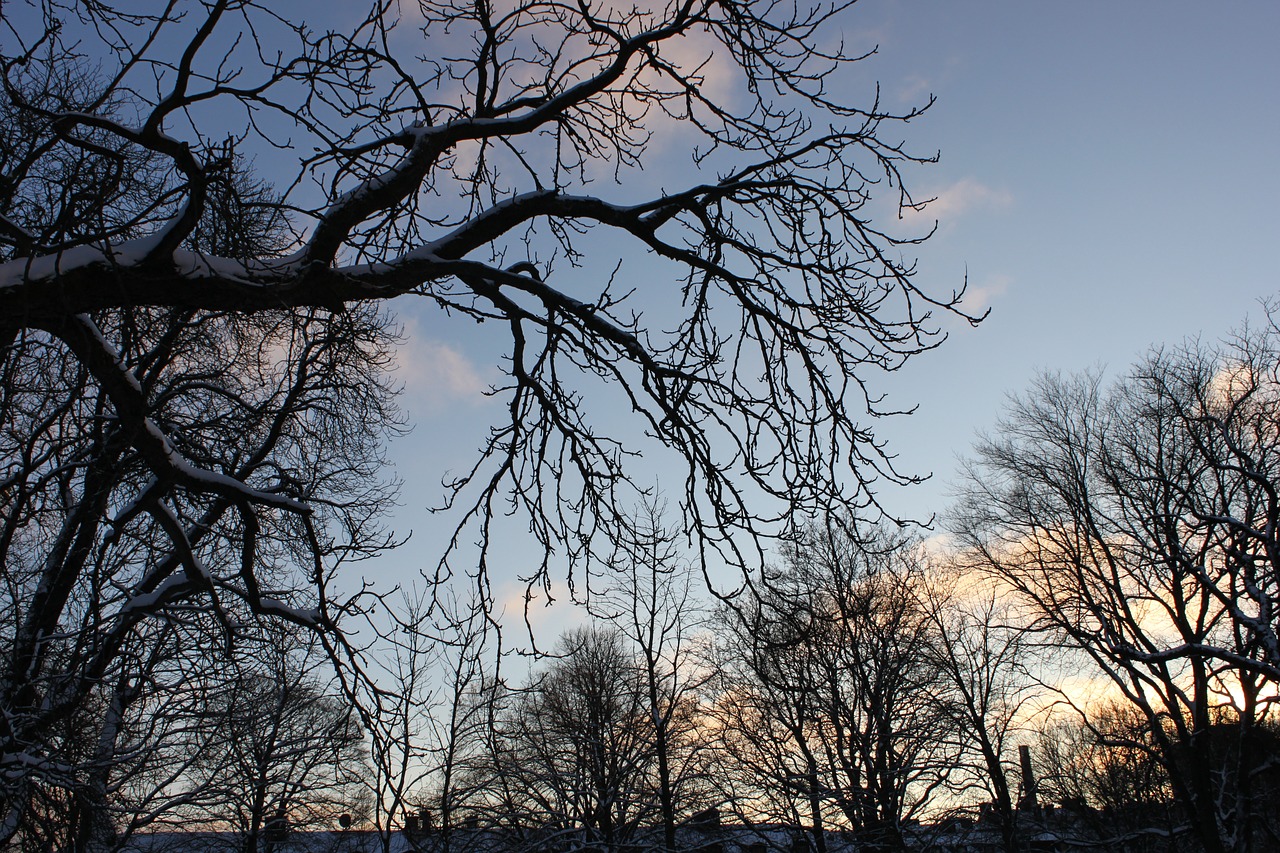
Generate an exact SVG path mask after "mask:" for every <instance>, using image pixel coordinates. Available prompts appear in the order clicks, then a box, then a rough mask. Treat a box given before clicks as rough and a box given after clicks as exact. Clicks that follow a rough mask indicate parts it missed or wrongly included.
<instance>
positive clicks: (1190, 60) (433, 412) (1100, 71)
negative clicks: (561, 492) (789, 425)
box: [373, 0, 1280, 577]
mask: <svg viewBox="0 0 1280 853" xmlns="http://www.w3.org/2000/svg"><path fill="white" fill-rule="evenodd" d="M845 29H846V32H845V36H846V38H847V39H848V40H849V41H850V43H851V44H865V45H868V46H875V47H878V54H877V55H876V56H875V57H874V58H872V59H870V60H868V61H867V62H865V63H862V64H860V65H859V66H858V68H857V74H858V75H861V77H860V78H859V79H858V80H857V81H851V82H856V83H857V84H858V85H865V84H867V83H868V81H869V80H870V79H872V78H874V79H875V80H878V81H879V83H880V85H881V87H882V91H883V93H884V95H885V97H886V99H888V100H889V101H890V102H891V103H892V102H894V101H895V99H896V101H897V102H898V103H902V104H906V103H919V102H920V101H921V100H922V99H925V98H927V97H928V96H929V95H933V96H934V97H935V98H936V99H937V101H936V104H935V105H934V106H933V107H932V108H931V109H930V110H929V111H928V112H927V113H926V114H925V115H924V116H923V117H921V118H920V119H918V120H916V121H913V122H912V123H911V124H910V125H909V126H907V127H906V128H904V131H903V132H904V136H905V138H906V140H907V141H908V144H909V146H910V147H913V149H914V150H915V151H916V152H918V153H926V154H928V153H932V152H934V151H937V152H939V154H940V160H939V162H938V164H937V165H934V166H929V167H927V168H922V169H919V170H915V171H913V172H912V173H910V174H909V175H908V177H909V179H910V181H911V187H912V189H913V190H914V194H915V195H916V197H917V198H927V197H935V198H936V199H937V201H936V202H935V203H934V204H933V205H932V206H931V207H930V208H929V209H928V211H927V214H926V215H925V218H924V219H923V220H922V224H924V225H929V224H931V223H932V221H933V219H936V220H937V221H938V229H937V233H936V234H935V236H934V237H933V238H932V239H930V240H929V241H928V242H927V243H926V244H925V245H924V246H922V247H920V248H919V251H918V259H919V273H918V277H917V281H918V282H919V283H920V284H921V286H922V287H923V288H924V289H925V290H926V291H930V292H933V293H935V294H946V293H948V292H950V290H952V289H954V288H958V287H960V286H961V285H962V284H963V283H964V282H965V280H966V277H967V281H968V287H969V290H968V302H967V303H966V306H967V307H969V308H970V309H971V310H974V311H984V310H987V309H990V315H989V316H988V318H987V319H986V320H985V321H984V322H983V323H982V324H981V325H980V326H978V327H977V328H970V327H969V326H968V325H967V324H964V323H962V322H959V321H956V320H954V319H949V320H947V321H945V322H944V327H945V328H947V329H948V331H949V332H950V335H951V337H950V339H949V340H948V341H947V342H946V343H945V344H944V345H943V346H942V347H940V348H939V349H938V350H936V351H934V352H932V353H928V354H925V355H923V356H921V357H920V358H918V359H917V360H916V361H914V362H912V363H911V364H910V365H909V366H908V367H907V368H905V369H904V370H902V371H901V372H899V373H897V374H894V375H892V376H890V377H887V378H886V379H885V381H884V382H882V383H881V384H880V386H879V387H880V388H881V390H883V391H885V392H887V393H888V394H889V395H890V401H891V402H893V403H894V404H896V405H897V406H899V407H909V406H912V405H916V406H918V409H917V411H916V412H915V414H913V415H911V416H910V417H907V418H895V419H890V420H887V421H881V422H880V423H878V424H877V429H878V431H879V433H880V435H881V436H882V437H883V438H886V439H887V440H888V441H889V442H890V447H891V449H892V450H893V451H894V452H896V453H897V454H898V459H899V463H900V465H901V467H902V468H903V469H904V470H906V471H909V472H914V473H921V474H924V473H930V472H931V473H932V475H933V476H932V478H931V479H930V480H929V481H928V482H927V483H925V484H923V485H919V486H915V487H911V488H909V489H900V490H899V489H891V490H886V491H884V492H882V494H881V497H882V499H883V500H884V502H885V504H886V505H887V507H888V508H889V509H890V511H892V512H894V513H895V514H897V515H900V516H903V517H913V518H921V519H923V518H928V517H930V516H932V515H934V514H939V513H945V511H946V509H947V505H948V503H949V501H950V494H951V492H952V490H953V489H954V486H955V483H956V477H955V472H956V464H957V460H958V459H959V458H960V457H962V456H963V455H965V454H966V453H967V452H968V450H969V448H970V447H971V445H972V443H973V440H974V438H975V435H976V434H977V433H978V432H979V431H981V430H983V429H987V428H990V427H991V426H992V425H993V423H994V422H995V420H996V418H997V417H998V415H999V413H1000V411H1001V408H1002V406H1003V405H1004V401H1005V400H1006V398H1007V396H1008V395H1009V394H1011V393H1016V392H1018V391H1020V390H1021V389H1024V388H1026V387H1027V386H1028V385H1029V383H1030V382H1031V380H1032V379H1033V377H1034V376H1035V375H1036V374H1037V372H1040V371H1044V370H1060V371H1063V372H1077V371H1080V370H1083V369H1088V368H1093V367H1102V368H1104V369H1105V370H1106V371H1107V373H1108V375H1111V376H1116V375H1118V374H1120V373H1122V372H1123V371H1124V370H1125V369H1126V367H1127V366H1128V365H1130V364H1131V363H1133V362H1134V361H1135V360H1136V359H1138V358H1139V357H1140V356H1141V355H1142V354H1143V353H1144V351H1146V350H1147V349H1148V348H1149V347H1151V346H1152V345H1155V344H1159V343H1177V342H1179V341H1181V340H1183V339H1184V338H1186V337H1188V336H1195V335H1202V336H1203V337H1204V338H1205V339H1206V340H1212V339H1216V338H1219V337H1222V336H1223V335H1225V334H1227V333H1229V332H1230V331H1231V330H1232V329H1233V328H1234V327H1236V326H1238V325H1239V324H1240V323H1241V321H1242V320H1243V319H1244V318H1245V317H1246V316H1247V315H1249V314H1253V315H1255V316H1256V315H1257V314H1258V313H1259V310H1260V309H1259V305H1258V302H1259V300H1260V299H1263V298H1265V297H1268V296H1270V295H1272V294H1275V293H1277V292H1280V276H1277V268H1278V266H1280V264H1278V262H1277V259H1276V250H1277V249H1278V248H1280V216H1278V215H1277V212H1276V205H1277V200H1278V199H1280V165H1278V164H1277V161H1276V157H1277V154H1280V145H1278V143H1280V96H1278V95H1277V91H1276V84H1277V82H1278V81H1280V50H1277V49H1276V45H1277V44H1280V3H1274V2H1261V0H1258V2H1224V3H1214V4H1207V3H1203V2H1154V0H1148V1H1147V2H1092V1H1091V2H1074V3H1060V2H1059V3H1048V2H1026V0H1022V2H1013V0H1008V1H1007V2H1001V1H1000V0H968V2H964V3H958V2H954V0H862V2H859V3H858V4H857V7H856V9H855V11H854V12H853V14H851V15H850V16H848V17H847V19H846V20H845ZM628 260H629V262H631V259H628ZM642 261H643V258H641V259H639V260H638V261H636V262H642ZM401 319H402V321H403V322H404V323H405V324H406V332H407V336H408V343H407V345H406V352H405V357H404V359H403V365H404V367H403V368H402V372H401V378H402V379H403V380H404V381H405V383H406V394H405V397H404V401H403V402H404V406H405V408H406V410H407V412H408V415H409V417H410V420H411V422H412V423H413V424H414V429H413V432H412V433H411V434H410V435H409V436H408V437H406V438H404V439H401V440H399V441H397V442H396V443H395V444H394V445H393V446H392V448H391V458H392V461H393V463H394V465H395V467H396V470H397V472H398V474H399V475H400V476H401V477H403V478H404V479H405V481H406V486H405V491H404V495H403V500H402V503H403V506H402V508H401V511H400V514H399V516H398V517H397V519H396V520H395V526H397V527H398V528H399V529H400V530H401V531H406V532H407V531H408V530H409V529H412V530H413V531H414V536H415V539H414V541H413V543H412V544H411V546H410V547H409V548H406V549H403V550H402V551H400V552H397V553H393V554H392V555H390V556H388V557H386V558H384V560H383V561H382V562H380V563H379V564H377V566H375V567H373V569H374V571H375V573H378V574H383V573H385V574H384V576H386V577H396V576H399V575H400V574H401V573H403V572H407V571H410V567H411V566H417V565H420V564H421V561H422V559H423V555H424V554H425V553H427V552H431V553H434V552H435V550H436V548H437V546H438V543H437V542H436V541H434V540H435V538H436V537H438V536H439V535H441V534H442V531H443V529H444V528H443V527H442V526H441V525H440V522H439V521H438V520H433V519H431V518H429V517H428V516H427V515H426V514H425V512H424V510H425V508H426V507H427V506H429V505H431V504H432V503H434V502H435V500H436V499H437V497H438V494H439V488H438V484H439V483H440V479H441V476H442V474H443V472H444V470H445V469H448V468H453V469H455V470H456V469H457V468H460V467H461V466H462V465H464V464H465V463H466V462H467V461H468V460H469V458H470V455H471V452H472V451H473V450H474V448H475V447H476V446H477V445H478V443H479V440H480V437H481V436H482V434H483V430H484V429H485V427H486V425H487V424H488V423H489V422H490V420H491V419H492V418H494V417H499V416H500V414H501V413H500V410H499V409H498V408H497V407H496V405H495V404H494V403H493V402H492V401H487V400H486V399H485V398H484V397H483V396H482V392H483V390H484V388H485V387H487V385H488V383H489V382H491V381H493V380H494V379H496V378H497V373H496V370H495V366H494V365H493V364H491V363H486V362H485V361H484V357H483V356H482V355H481V351H480V350H479V349H477V348H475V347H474V346H472V344H474V338H468V337H467V336H465V335H464V334H461V333H460V332H459V330H458V328H456V327H454V326H451V325H450V324H449V323H448V321H443V322H442V321H441V320H440V319H438V318H433V317H431V316H430V315H426V314H423V315H417V314H415V313H414V310H413V308H412V307H411V306H410V307H409V308H408V309H407V310H405V311H404V313H403V314H402V315H401ZM655 476H656V477H657V478H658V485H659V487H661V471H658V472H656V473H655Z"/></svg>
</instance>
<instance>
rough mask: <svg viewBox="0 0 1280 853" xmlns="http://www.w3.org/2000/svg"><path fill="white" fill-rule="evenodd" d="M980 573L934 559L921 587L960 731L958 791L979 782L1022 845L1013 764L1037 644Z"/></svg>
mask: <svg viewBox="0 0 1280 853" xmlns="http://www.w3.org/2000/svg"><path fill="white" fill-rule="evenodd" d="M975 581H976V579H975V578H973V577H971V576H970V577H966V576H965V575H964V573H963V572H962V571H959V570H957V568H956V567H955V566H954V565H952V564H950V563H946V564H939V563H937V562H935V563H934V565H933V571H932V572H931V573H930V576H929V577H927V578H926V579H925V582H924V583H920V584H919V585H918V586H917V594H919V595H921V596H922V597H923V598H924V600H925V602H924V605H923V606H924V612H925V613H927V614H928V615H929V619H930V621H931V622H932V623H933V626H934V630H935V633H936V640H935V642H933V643H931V644H930V647H929V648H930V660H931V661H932V662H933V665H934V666H935V667H936V668H937V670H938V673H939V674H940V676H941V681H940V682H939V684H938V690H939V694H938V701H939V705H940V707H941V708H942V709H943V711H944V713H945V714H946V715H947V716H948V717H949V718H950V720H951V726H949V727H948V728H947V731H948V732H950V733H952V734H954V736H956V737H957V738H958V746H959V749H958V760H957V762H956V766H955V768H954V772H953V773H952V774H950V775H951V779H950V785H951V786H952V788H953V789H954V790H955V791H956V793H957V794H960V793H961V792H962V791H963V790H964V789H965V788H968V787H969V786H972V785H976V786H978V788H979V789H980V790H981V791H982V792H983V793H984V794H985V796H986V802H988V803H989V804H990V806H991V808H992V810H993V812H994V814H995V816H996V819H997V820H998V821H999V823H1000V832H1001V838H1002V841H1003V844H1004V849H1005V850H1006V851H1007V853H1015V851H1017V850H1019V849H1021V847H1022V842H1021V839H1020V837H1019V833H1018V826H1017V811H1016V807H1017V806H1018V805H1019V799H1020V797H1019V796H1018V793H1019V792H1018V787H1017V785H1016V784H1015V785H1011V784H1010V781H1009V779H1010V777H1009V768H1010V766H1013V767H1015V768H1016V766H1017V759H1016V757H1014V756H1013V754H1012V749H1013V747H1014V745H1015V740H1016V739H1017V738H1018V736H1019V734H1020V732H1021V726H1023V725H1024V724H1025V722H1026V717H1027V711H1028V707H1029V703H1031V702H1032V700H1034V699H1035V698H1036V697H1037V695H1038V694H1039V693H1040V692H1042V691H1040V690H1039V689H1038V687H1037V685H1036V683H1035V681H1034V679H1033V678H1032V676H1031V674H1030V672H1029V666H1030V665H1032V664H1033V663H1034V660H1035V653H1036V651H1037V650H1036V649H1035V646H1034V644H1033V643H1032V642H1031V640H1030V638H1029V636H1028V634H1027V632H1026V631H1025V629H1024V628H1023V626H1022V625H1020V624H1019V622H1018V615H1019V614H1018V613H1017V612H1016V610H1015V609H1014V608H1013V607H1011V606H1010V605H1009V603H1008V602H1007V601H1005V600H1004V599H1003V597H1002V596H1001V595H1000V593H999V590H997V589H995V588H992V587H991V586H989V585H983V584H981V583H977V582H975ZM1013 772H1014V777H1013V778H1015V779H1016V778H1017V770H1016V769H1015V770H1014V771H1013ZM1025 794H1026V792H1023V795H1024V796H1025Z"/></svg>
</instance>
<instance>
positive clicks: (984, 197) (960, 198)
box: [903, 178, 1013, 224]
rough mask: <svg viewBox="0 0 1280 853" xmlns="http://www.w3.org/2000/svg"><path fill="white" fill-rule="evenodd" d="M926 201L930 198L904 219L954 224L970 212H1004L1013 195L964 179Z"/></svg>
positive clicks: (932, 195)
mask: <svg viewBox="0 0 1280 853" xmlns="http://www.w3.org/2000/svg"><path fill="white" fill-rule="evenodd" d="M924 197H925V198H932V199H933V200H932V201H930V202H928V203H927V204H925V205H924V206H923V208H922V209H920V210H908V211H905V212H904V214H903V216H904V218H906V219H915V220H919V219H936V220H937V221H938V222H940V223H942V224H947V223H948V222H949V221H953V220H954V219H955V218H956V217H958V216H960V215H961V214H964V213H968V212H969V211H971V210H984V209H985V210H991V209H996V210H999V209H1003V208H1006V207H1009V206H1010V205H1012V204H1013V194H1012V193H1010V192H1009V191H1008V190H1006V189H997V188H995V187H989V186H987V185H986V184H984V183H982V182H981V181H978V180H975V179H974V178H964V179H962V180H959V181H956V182H955V183H954V184H951V185H950V186H948V187H943V188H942V189H940V190H937V191H936V192H933V193H927V194H925V195H924Z"/></svg>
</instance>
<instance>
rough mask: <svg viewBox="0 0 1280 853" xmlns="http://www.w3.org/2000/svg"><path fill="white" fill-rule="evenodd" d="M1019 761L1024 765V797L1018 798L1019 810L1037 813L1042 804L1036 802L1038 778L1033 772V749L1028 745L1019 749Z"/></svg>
mask: <svg viewBox="0 0 1280 853" xmlns="http://www.w3.org/2000/svg"><path fill="white" fill-rule="evenodd" d="M1018 761H1019V762H1020V763H1021V764H1022V796H1021V797H1019V798H1018V808H1019V809H1027V810H1029V811H1035V810H1036V809H1037V808H1039V805H1040V804H1039V803H1038V802H1037V801H1036V777H1035V774H1034V773H1032V772H1031V747H1029V746H1027V745H1026V744H1023V745H1022V746H1019V747H1018Z"/></svg>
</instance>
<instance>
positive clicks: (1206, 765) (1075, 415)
mask: <svg viewBox="0 0 1280 853" xmlns="http://www.w3.org/2000/svg"><path fill="white" fill-rule="evenodd" d="M1275 340H1276V331H1275V328H1274V326H1271V325H1268V326H1266V327H1264V328H1263V329H1262V330H1255V331H1254V332H1246V333H1245V334H1243V335H1242V336H1241V337H1240V339H1239V340H1237V341H1236V342H1234V343H1233V344H1232V345H1229V346H1226V347H1222V348H1210V347H1207V346H1204V345H1201V344H1198V343H1192V344H1188V345H1186V346H1185V347H1184V348H1182V349H1177V350H1161V351H1156V352H1155V353H1153V354H1152V355H1151V356H1150V357H1149V358H1148V359H1147V360H1146V361H1145V362H1143V363H1142V364H1140V365H1139V366H1138V367H1137V368H1135V369H1134V370H1133V371H1132V373H1131V374H1130V376H1129V377H1128V378H1126V379H1125V380H1123V381H1121V382H1119V383H1117V384H1116V385H1115V386H1114V387H1113V388H1111V389H1109V390H1106V389H1104V388H1103V387H1102V383H1101V381H1100V380H1099V378H1098V377H1097V376H1092V375H1086V376H1080V377H1074V378H1063V377H1058V376H1045V377H1042V378H1041V379H1040V380H1039V381H1038V383H1037V384H1036V386H1035V387H1034V388H1033V389H1032V391H1031V392H1030V393H1029V394H1028V395H1026V396H1025V397H1021V398H1017V399H1015V400H1014V401H1013V402H1012V404H1011V406H1010V409H1009V411H1008V413H1007V414H1006V416H1005V419H1004V420H1003V421H1002V422H1001V423H1000V425H999V427H998V429H997V432H996V434H995V435H994V436H993V437H991V438H988V439H986V440H985V441H983V442H982V443H981V444H980V446H979V448H978V462H977V463H976V464H975V466H974V468H973V475H972V477H971V479H970V485H969V490H968V495H967V497H966V501H965V507H966V510H965V514H964V515H963V516H962V518H961V522H960V524H959V526H958V530H959V531H960V532H961V533H962V535H963V537H964V539H965V541H966V542H967V544H968V545H969V546H970V547H971V548H972V549H973V554H974V555H975V558H976V561H977V564H978V565H979V566H980V567H981V568H983V569H985V570H986V571H988V572H990V573H992V574H993V575H995V576H996V577H998V578H1000V579H1001V580H1002V581H1003V582H1004V583H1006V584H1008V586H1009V587H1011V588H1012V590H1013V591H1015V592H1016V593H1017V595H1018V596H1019V597H1020V599H1021V601H1022V605H1023V606H1024V607H1025V608H1026V609H1027V611H1028V613H1029V617H1028V618H1029V619H1030V620H1031V623H1030V627H1031V628H1032V629H1033V630H1036V631H1039V632H1041V633H1042V635H1043V637H1044V638H1045V639H1046V640H1048V641H1050V642H1053V643H1056V644H1058V645H1059V646H1060V647H1063V648H1069V649H1074V650H1076V651H1077V652H1079V653H1080V654H1081V655H1083V656H1084V657H1086V658H1087V659H1089V660H1091V661H1092V662H1093V664H1094V665H1095V666H1096V671H1097V673H1098V675H1099V676H1100V677H1102V678H1105V679H1107V680H1108V681H1109V682H1110V684H1111V685H1112V686H1113V687H1114V688H1115V689H1116V690H1118V691H1119V692H1120V694H1121V695H1122V696H1124V698H1125V699H1126V700H1127V701H1128V702H1130V703H1132V705H1133V706H1134V707H1135V708H1136V709H1138V710H1139V711H1140V712H1141V714H1142V715H1143V717H1144V718H1145V720H1146V730H1147V731H1148V732H1149V734H1150V736H1151V738H1152V739H1153V743H1154V744H1155V746H1156V752H1155V754H1156V755H1157V757H1158V758H1159V760H1160V762H1161V764H1162V765H1163V766H1164V768H1165V770H1166V771H1167V772H1168V774H1169V779H1170V784H1171V785H1172V789H1173V791H1174V793H1175V794H1176V796H1177V798H1178V800H1179V802H1181V803H1182V805H1183V807H1184V808H1185V809H1186V812H1187V815H1188V819H1189V821H1190V822H1191V825H1192V827H1193V828H1194V831H1195V834H1196V836H1197V837H1198V839H1199V840H1200V842H1201V843H1202V844H1204V846H1205V848H1206V849H1208V850H1210V851H1221V850H1244V849H1247V848H1248V845H1249V844H1251V843H1252V841H1251V839H1252V837H1253V829H1252V824H1253V817H1252V816H1253V814H1254V813H1255V812H1256V805H1255V803H1254V802H1253V794H1252V791H1251V785H1252V781H1251V780H1252V779H1253V778H1254V771H1255V769H1256V764H1255V762H1256V761H1258V760H1259V759H1261V758H1262V756H1260V755H1259V754H1258V753H1257V751H1256V750H1252V749H1248V748H1237V749H1233V750H1229V751H1223V750H1215V749H1211V748H1210V743H1211V741H1213V740H1214V739H1216V738H1218V737H1221V736H1222V735H1221V734H1220V731H1221V730H1220V729H1219V723H1220V722H1221V717H1222V715H1223V714H1226V715H1229V716H1231V717H1232V718H1233V719H1234V723H1233V728H1232V729H1231V731H1233V732H1234V735H1233V737H1236V738H1238V739H1239V740H1240V742H1241V744H1243V743H1245V742H1248V741H1249V740H1250V738H1251V737H1252V734H1251V731H1252V729H1253V728H1254V727H1255V725H1256V723H1257V721H1258V720H1259V719H1260V717H1261V716H1262V715H1264V714H1265V712H1266V709H1267V706H1268V704H1270V703H1271V702H1272V701H1273V698H1272V697H1274V695H1275V685H1276V683H1277V679H1276V674H1277V673H1276V670H1275V666H1274V659H1273V656H1272V649H1273V647H1274V639H1273V638H1274V636H1275V627H1276V623H1275V617H1274V611H1273V610H1272V602H1273V601H1274V600H1275V595H1276V592H1277V581H1278V580H1280V577H1277V574H1276V572H1275V569H1274V567H1275V566H1276V565H1277V564H1276V562H1275V561H1274V557H1275V555H1276V553H1277V551H1276V550H1275V539H1274V536H1275V526H1274V521H1275V520H1276V519H1277V510H1278V509H1280V504H1278V503H1277V499H1276V495H1277V485H1278V484H1280V477H1277V474H1278V473H1280V470H1278V469H1277V468H1276V462H1277V455H1276V450H1277V448H1278V447H1280V430H1278V427H1277V425H1278V424H1280V394H1277V393H1276V391H1277V390H1280V388H1278V386H1277V385H1276V376H1277V373H1276V371H1277V367H1278V366H1280V360H1277V357H1276V348H1275V347H1274V341H1275ZM1215 732H1219V733H1215ZM1220 759H1225V763H1224V761H1223V760H1220Z"/></svg>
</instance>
